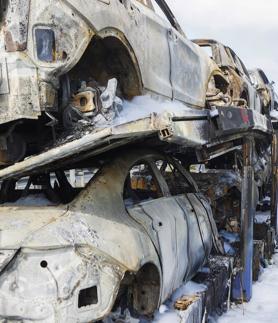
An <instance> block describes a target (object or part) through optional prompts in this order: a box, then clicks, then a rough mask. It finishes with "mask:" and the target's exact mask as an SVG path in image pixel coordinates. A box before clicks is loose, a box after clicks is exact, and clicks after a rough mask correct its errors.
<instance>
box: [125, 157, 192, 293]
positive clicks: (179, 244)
mask: <svg viewBox="0 0 278 323" xmlns="http://www.w3.org/2000/svg"><path fill="white" fill-rule="evenodd" d="M124 200H125V204H126V208H127V211H128V213H129V214H130V216H131V217H132V218H133V219H135V220H136V221H137V222H138V223H140V224H141V225H142V226H143V227H144V229H145V230H146V232H147V234H148V235H149V236H150V238H151V239H152V241H153V243H154V245H155V248H156V250H157V253H158V255H159V258H160V261H161V267H162V273H163V277H162V281H163V286H162V298H163V299H166V298H167V297H169V295H171V293H172V292H173V291H174V290H175V289H176V288H178V287H179V286H180V285H181V283H182V282H183V280H184V276H185V274H186V270H187V263H188V262H189V259H188V254H187V250H188V236H187V232H188V227H187V221H186V219H185V214H184V211H183V209H181V207H180V206H179V205H178V203H177V202H176V200H175V198H174V197H171V196H170V194H169V191H168V187H167V184H166V182H165V181H164V179H163V178H162V176H161V174H160V173H159V171H158V169H157V167H156V165H155V163H154V161H153V160H145V161H140V164H137V165H135V166H134V167H133V168H132V169H131V171H130V175H129V177H128V178H127V181H126V184H125V189H124ZM181 255H182V257H181Z"/></svg>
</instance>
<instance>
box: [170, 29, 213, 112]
mask: <svg viewBox="0 0 278 323" xmlns="http://www.w3.org/2000/svg"><path fill="white" fill-rule="evenodd" d="M168 39H169V47H170V54H171V82H172V87H173V97H174V99H176V100H180V101H184V102H186V103H189V104H191V105H194V106H199V107H203V106H204V104H205V97H206V90H207V89H206V88H205V87H204V85H205V84H207V81H208V80H207V79H208V76H209V74H210V64H209V58H208V57H207V55H206V54H205V53H204V52H203V51H202V50H201V49H200V48H199V47H198V46H197V45H196V44H194V43H193V42H191V41H190V40H188V39H187V38H186V36H185V35H182V34H181V33H179V32H178V31H177V30H175V28H173V27H171V28H170V29H169V32H168Z"/></svg>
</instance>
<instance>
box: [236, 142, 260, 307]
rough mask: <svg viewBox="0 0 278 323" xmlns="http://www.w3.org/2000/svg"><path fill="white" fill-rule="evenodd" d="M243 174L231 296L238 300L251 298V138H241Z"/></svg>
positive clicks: (252, 202)
mask: <svg viewBox="0 0 278 323" xmlns="http://www.w3.org/2000/svg"><path fill="white" fill-rule="evenodd" d="M242 149H243V174H242V193H241V239H240V244H241V245H240V255H241V264H242V271H241V272H240V273H238V274H237V276H236V277H235V279H234V284H233V298H234V299H235V300H237V301H238V302H241V301H245V302H249V301H250V300H251V298H252V282H253V277H252V262H253V226H254V216H255V194H254V188H255V187H254V170H253V166H252V159H253V158H252V157H253V150H254V142H253V139H252V138H248V137H246V138H244V139H243V147H242Z"/></svg>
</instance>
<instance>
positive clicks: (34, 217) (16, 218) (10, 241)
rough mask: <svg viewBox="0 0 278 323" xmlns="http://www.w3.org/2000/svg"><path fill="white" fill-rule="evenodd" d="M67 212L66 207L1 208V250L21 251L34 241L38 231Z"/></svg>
mask: <svg viewBox="0 0 278 323" xmlns="http://www.w3.org/2000/svg"><path fill="white" fill-rule="evenodd" d="M66 212H67V208H65V207H52V206H47V207H25V206H24V207H23V206H20V207H19V206H18V207H16V206H15V207H13V206H2V207H1V208H0V249H1V250H3V249H10V250H15V249H19V248H21V247H23V246H25V245H28V243H29V242H30V241H31V240H32V238H33V236H34V235H35V234H36V233H37V231H38V230H41V229H42V228H43V227H45V226H47V225H49V224H51V223H53V222H55V221H56V220H57V219H58V218H59V217H60V216H62V215H63V214H65V213H66Z"/></svg>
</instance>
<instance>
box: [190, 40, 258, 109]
mask: <svg viewBox="0 0 278 323" xmlns="http://www.w3.org/2000/svg"><path fill="white" fill-rule="evenodd" d="M193 42H194V43H196V44H198V45H199V46H200V47H203V48H205V49H207V50H209V51H210V55H211V59H212V60H213V61H214V62H215V63H216V64H217V65H218V66H219V67H220V69H221V70H222V72H223V73H224V75H225V76H226V78H227V79H228V81H229V85H228V88H227V90H226V92H225V91H224V94H225V95H226V100H228V101H227V103H228V105H234V106H239V107H249V108H250V109H254V110H256V111H258V112H262V107H261V102H260V98H259V95H258V94H257V91H256V89H255V87H254V86H253V84H252V82H251V79H250V76H249V73H248V70H247V69H246V67H245V65H244V64H243V62H242V61H241V60H240V58H239V57H238V56H237V55H236V54H235V52H234V51H233V50H232V49H231V48H229V47H227V46H225V45H223V44H221V43H219V42H217V41H215V40H211V39H196V40H193ZM208 95H209V96H210V95H211V94H210V93H208ZM216 99H217V97H216ZM218 99H219V98H218ZM212 101H213V98H212Z"/></svg>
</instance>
